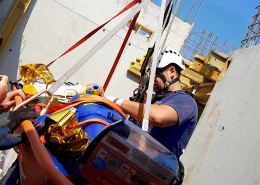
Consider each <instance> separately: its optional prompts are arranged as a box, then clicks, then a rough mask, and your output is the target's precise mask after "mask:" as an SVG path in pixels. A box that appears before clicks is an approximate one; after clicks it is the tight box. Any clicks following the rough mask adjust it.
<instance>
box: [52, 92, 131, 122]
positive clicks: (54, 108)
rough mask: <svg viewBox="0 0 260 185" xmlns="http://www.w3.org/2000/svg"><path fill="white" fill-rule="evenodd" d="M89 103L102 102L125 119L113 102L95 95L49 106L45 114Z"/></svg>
mask: <svg viewBox="0 0 260 185" xmlns="http://www.w3.org/2000/svg"><path fill="white" fill-rule="evenodd" d="M89 102H102V103H105V104H107V105H108V106H110V107H111V108H113V109H114V110H115V111H117V112H118V113H119V114H121V115H122V116H123V117H124V118H126V116H125V113H124V112H123V111H122V109H121V108H120V107H119V106H118V105H117V104H115V103H114V102H112V101H110V100H108V99H106V98H103V97H100V96H96V95H86V96H82V97H80V98H78V99H77V100H76V101H74V102H71V103H67V104H63V105H56V106H50V107H49V109H48V111H47V114H50V113H58V112H61V111H63V110H66V109H68V108H70V107H75V106H77V105H80V104H82V103H89Z"/></svg>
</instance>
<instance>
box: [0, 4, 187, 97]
mask: <svg viewBox="0 0 260 185" xmlns="http://www.w3.org/2000/svg"><path fill="white" fill-rule="evenodd" d="M7 2H9V3H7ZM13 2H14V1H9V0H2V1H1V3H0V5H1V6H0V7H1V8H2V5H3V6H6V7H7V8H8V7H10V6H11V4H12V3H13ZM130 2H131V0H120V1H119V0H95V1H93V0H84V1H83V0H80V1H73V0H33V1H32V2H31V4H30V6H29V8H28V9H27V12H26V13H25V15H24V17H23V19H22V20H21V22H20V24H19V26H18V28H17V30H16V32H15V34H14V35H13V38H12V39H11V41H10V43H9V45H8V47H7V49H6V51H5V53H4V54H3V56H2V57H1V58H0V74H6V75H8V76H9V78H10V79H12V80H15V79H16V78H17V75H18V67H19V66H20V65H22V64H28V63H43V64H48V63H49V62H51V61H53V60H54V59H55V58H57V57H58V56H60V55H61V54H62V53H63V52H64V51H66V50H67V49H68V48H69V47H70V46H72V45H73V44H74V43H76V42H77V41H78V40H80V39H81V38H82V37H84V36H85V35H86V34H87V33H89V32H90V31H92V30H93V29H94V28H96V27H98V26H99V25H101V24H103V23H104V22H106V21H107V20H108V19H110V18H112V17H113V16H114V15H115V14H117V13H118V12H119V11H121V9H123V7H125V6H126V5H127V4H128V3H130ZM9 11H10V8H9ZM9 11H5V12H2V11H1V9H0V12H1V13H0V15H3V16H4V15H5V16H6V15H7V14H8V13H9ZM130 11H131V10H127V12H126V13H125V14H123V15H122V16H120V17H118V18H116V19H115V20H114V21H112V22H111V23H109V24H108V25H107V26H105V30H104V31H103V29H102V30H101V31H99V32H98V33H97V34H96V35H95V36H93V37H92V38H90V39H89V40H88V41H87V42H86V43H84V44H82V45H81V46H80V47H78V48H77V49H76V50H74V51H73V52H71V53H69V54H67V55H66V56H64V57H62V58H61V59H59V60H57V61H56V62H55V63H54V64H53V65H52V66H51V67H50V70H51V72H52V73H53V75H54V77H55V79H58V78H59V77H60V76H61V75H62V74H64V73H65V72H66V71H68V70H69V69H70V67H71V66H73V64H74V63H75V62H77V61H78V60H79V59H80V58H81V57H82V56H83V55H84V54H85V53H87V52H88V51H89V50H90V49H91V48H92V47H93V46H94V45H95V44H96V43H97V42H98V41H100V40H101V39H102V38H103V37H104V36H105V35H106V34H108V32H109V31H110V30H111V29H113V28H114V26H115V25H117V24H118V23H119V21H120V20H121V19H123V18H124V17H125V16H126V15H127V14H128V13H129V12H130ZM159 11H160V8H159V7H157V6H156V5H154V4H153V3H150V4H149V5H148V6H147V7H146V8H145V9H144V10H143V11H142V12H141V13H140V16H139V19H138V22H139V23H141V24H143V25H144V26H146V27H148V28H149V29H151V30H153V31H156V30H157V24H158V18H159ZM1 17H2V16H1ZM1 21H2V20H1V19H0V26H1V25H2V23H1ZM174 21H175V23H174V25H173V30H172V31H171V34H170V36H169V42H170V43H168V44H169V46H172V47H175V48H176V49H177V50H179V49H180V47H181V45H182V43H183V41H184V40H185V38H186V37H187V35H188V32H189V31H190V28H191V26H190V25H189V24H187V23H184V22H182V21H181V20H180V19H178V18H175V20H174ZM2 22H3V21H2ZM0 28H1V27H0ZM126 32H127V27H124V28H122V30H121V31H120V32H119V33H118V34H117V35H116V36H114V37H113V39H111V40H110V41H109V42H108V43H107V44H106V45H104V47H103V48H102V49H101V50H100V51H99V52H98V53H96V54H95V55H94V56H93V57H92V58H91V59H90V60H89V61H88V62H87V64H85V65H84V66H82V68H81V69H80V70H79V71H78V72H77V73H76V74H74V75H73V76H72V77H71V78H70V79H69V81H71V82H75V83H76V82H78V83H93V82H96V83H98V84H100V85H103V84H104V82H105V80H106V78H107V75H108V73H109V71H110V69H111V66H112V64H113V62H114V60H115V58H116V55H117V53H118V51H119V48H120V46H121V43H122V42H123V39H124V36H125V34H126ZM154 39H155V36H154V37H153V38H152V40H151V41H150V42H147V41H146V39H145V38H144V37H143V36H141V35H135V34H132V36H131V38H130V40H129V43H130V45H129V43H128V44H127V46H126V50H125V52H124V53H123V55H122V57H121V61H120V62H119V64H118V66H117V69H116V70H115V73H114V76H113V77H112V79H111V81H110V84H109V86H108V88H107V91H106V94H111V95H114V96H117V97H121V98H125V99H128V97H129V96H131V95H132V91H133V89H135V88H136V87H137V82H138V81H139V78H138V77H136V76H135V75H133V74H132V73H130V72H127V68H128V67H129V66H130V62H131V60H135V59H136V58H137V57H139V58H141V57H142V56H143V54H145V53H146V50H147V48H148V47H149V46H151V45H153V43H154Z"/></svg>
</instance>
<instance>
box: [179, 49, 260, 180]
mask: <svg viewBox="0 0 260 185" xmlns="http://www.w3.org/2000/svg"><path fill="white" fill-rule="evenodd" d="M230 58H232V59H233V61H232V63H231V65H230V66H229V68H228V70H227V73H226V74H225V76H224V78H223V79H222V80H221V81H219V82H217V84H216V85H215V88H214V90H213V92H212V94H211V96H210V99H209V101H208V103H207V105H206V108H205V110H204V112H203V114H202V116H201V118H200V120H199V122H198V125H197V127H196V129H195V131H194V133H193V135H192V138H191V140H190V142H189V144H188V146H187V148H186V151H185V153H184V154H183V156H182V161H183V163H184V166H185V172H186V177H185V179H184V184H185V185H188V184H189V185H202V184H203V185H206V184H210V185H219V184H232V185H233V184H259V183H260V175H259V174H260V166H259V164H260V158H259V153H260V142H259V131H260V118H259V113H260V111H259V110H260V109H259V105H260V98H259V90H260V86H259V79H260V73H259V69H260V60H259V59H260V45H258V46H254V47H252V48H248V49H242V50H238V51H235V52H233V53H231V55H230Z"/></svg>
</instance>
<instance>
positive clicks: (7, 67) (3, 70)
mask: <svg viewBox="0 0 260 185" xmlns="http://www.w3.org/2000/svg"><path fill="white" fill-rule="evenodd" d="M36 3H37V0H34V1H31V3H30V5H29V7H28V8H27V10H26V12H25V14H24V16H23V18H22V19H21V21H20V23H19V25H18V27H17V28H16V30H15V32H14V34H13V36H12V39H11V40H10V42H9V44H8V46H7V47H6V49H5V52H4V54H3V55H2V57H1V58H0V74H1V75H7V76H8V77H9V80H17V73H18V70H19V65H20V64H21V62H22V61H21V60H20V54H21V53H22V52H23V49H24V48H25V46H26V40H25V39H24V37H23V32H24V29H25V27H26V25H27V23H28V20H29V18H30V15H31V13H32V11H33V9H34V7H35V5H36ZM9 90H11V89H10V87H9Z"/></svg>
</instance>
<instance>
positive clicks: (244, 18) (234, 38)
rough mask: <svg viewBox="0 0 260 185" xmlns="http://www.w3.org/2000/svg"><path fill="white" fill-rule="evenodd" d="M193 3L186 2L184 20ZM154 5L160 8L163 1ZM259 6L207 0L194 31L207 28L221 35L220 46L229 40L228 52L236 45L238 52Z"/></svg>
mask: <svg viewBox="0 0 260 185" xmlns="http://www.w3.org/2000/svg"><path fill="white" fill-rule="evenodd" d="M183 2H184V0H181V2H180V5H179V9H180V7H181V6H182V4H183ZM193 2H194V0H186V2H185V4H184V6H183V8H182V10H181V13H180V17H181V18H182V20H184V19H185V17H186V16H187V14H188V12H189V10H190V7H191V5H192V3H193ZM200 2H201V0H197V2H196V4H195V5H194V8H193V13H194V11H195V12H196V10H197V7H198V5H199V3H200ZM153 3H155V4H156V5H158V6H160V4H161V0H154V1H153ZM258 5H260V0H205V2H204V4H203V7H202V9H201V11H200V13H199V15H198V17H197V19H196V21H195V25H194V27H193V30H192V31H203V30H204V28H207V33H209V32H213V35H214V36H217V35H219V37H220V41H219V45H222V44H223V43H224V41H225V40H228V43H227V45H228V50H229V49H230V47H231V45H235V44H237V48H236V50H237V49H239V47H240V45H241V41H242V40H243V39H244V38H245V36H246V33H247V32H248V26H249V25H250V24H252V22H253V18H252V16H254V15H255V14H256V13H257V9H255V8H256V7H257V6H258ZM177 13H178V11H177ZM190 15H191V14H190ZM188 20H189V19H188Z"/></svg>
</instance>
